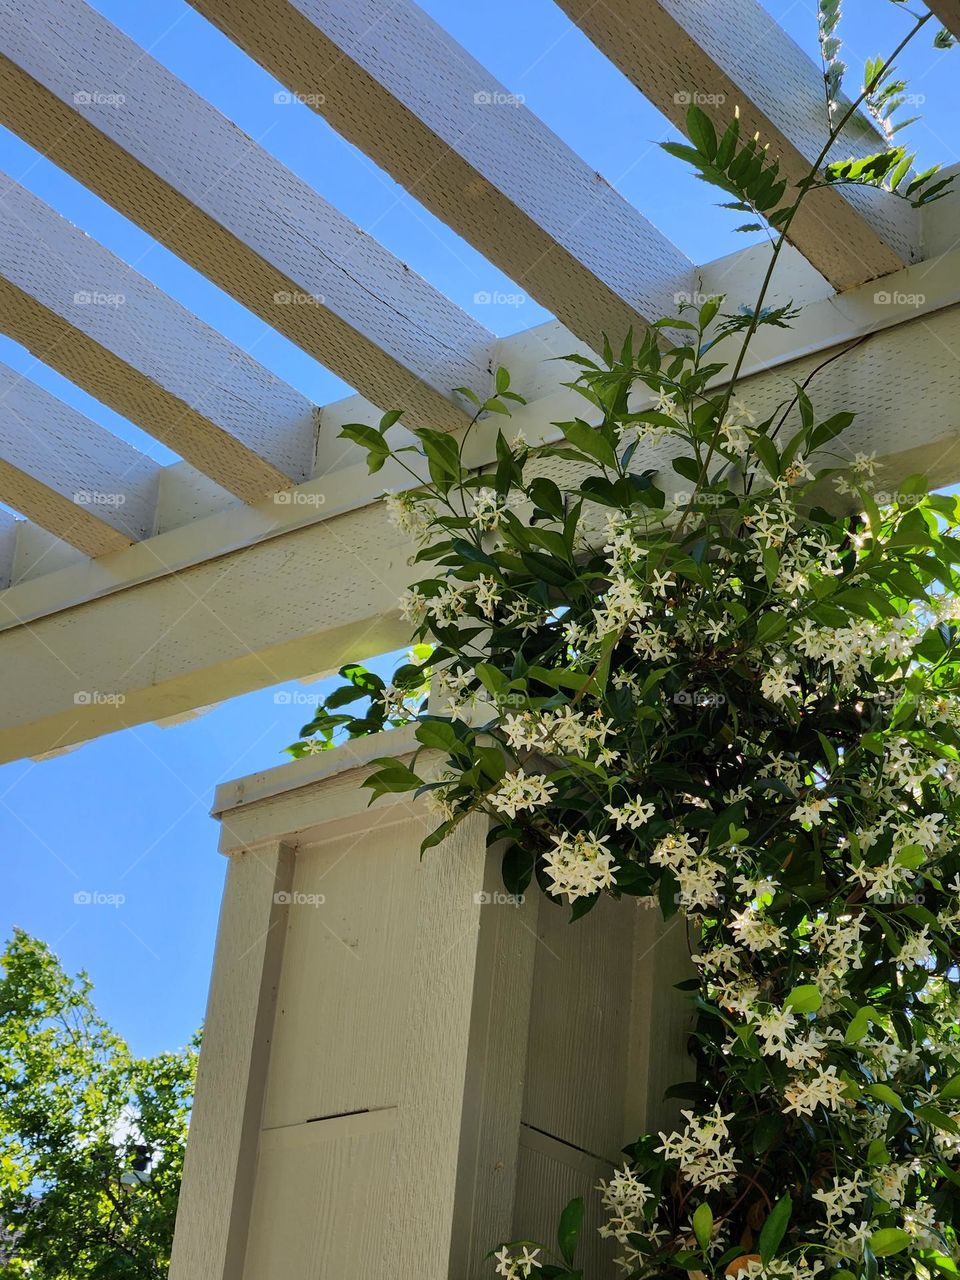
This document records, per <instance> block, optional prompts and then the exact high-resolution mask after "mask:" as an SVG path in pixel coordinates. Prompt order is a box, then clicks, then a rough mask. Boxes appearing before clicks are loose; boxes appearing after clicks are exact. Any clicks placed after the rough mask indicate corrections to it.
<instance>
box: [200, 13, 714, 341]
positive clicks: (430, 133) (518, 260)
mask: <svg viewBox="0 0 960 1280" xmlns="http://www.w3.org/2000/svg"><path fill="white" fill-rule="evenodd" d="M191 3H193V4H194V8H196V9H198V10H199V11H200V12H201V13H202V14H203V15H204V17H206V18H209V19H210V21H211V22H214V23H216V25H217V26H219V27H221V28H222V30H223V31H224V32H225V33H226V34H227V35H228V36H230V38H231V39H233V40H234V41H236V42H237V43H238V44H239V45H240V46H241V47H242V48H244V49H246V50H247V52H248V53H249V54H250V55H251V57H253V58H255V59H256V60H257V61H258V62H260V63H262V65H263V66H264V67H266V68H267V70H268V71H270V72H271V73H272V74H273V75H275V76H276V77H277V78H278V79H279V80H281V81H282V82H283V83H284V84H286V85H288V86H289V88H290V90H291V91H292V92H294V93H297V94H300V95H302V97H303V100H304V101H305V102H306V103H307V104H308V105H310V106H311V107H313V109H314V110H316V111H318V112H319V113H320V114H322V115H323V116H325V117H326V119H327V120H329V122H330V123H331V124H332V125H333V127H334V128H335V129H337V130H338V132H340V133H342V134H343V136H344V137H345V138H347V139H349V141H350V142H352V143H354V144H355V145H356V146H358V147H359V148H360V149H361V150H362V151H364V152H365V153H366V154H367V155H368V156H369V157H370V158H371V159H372V160H374V161H376V163H377V164H379V165H380V166H381V167H382V168H384V169H386V170H387V172H388V173H390V174H392V175H393V177H394V178H396V180H397V181H398V182H400V183H401V184H402V185H403V186H404V187H406V188H407V190H408V191H410V193H411V194H412V195H413V196H415V198H416V199H417V200H419V201H420V202H421V204H424V205H426V207H427V208H428V209H430V210H431V211H432V212H433V213H435V214H436V215H437V216H438V217H439V218H441V219H442V220H443V221H444V222H446V223H447V225H448V226H450V227H452V228H453V229H454V230H455V231H456V232H457V233H458V234H459V235H461V236H463V238H464V239H465V240H467V241H469V243H470V244H472V245H473V246H474V248H476V249H479V250H480V252H481V253H483V254H484V256H485V257H487V258H489V260H490V261H491V262H494V263H496V265H497V266H498V267H500V268H501V269H502V270H503V271H505V272H506V274H507V275H508V276H510V278H511V279H512V280H514V281H515V282H516V284H517V285H518V286H519V288H520V289H521V290H523V291H524V292H525V293H528V294H530V295H531V296H532V297H533V298H535V299H536V300H537V301H538V302H540V303H542V305H543V306H545V307H547V308H548V309H549V310H550V311H552V312H553V314H554V315H555V316H556V317H557V319H559V320H561V321H562V322H563V323H564V324H565V325H566V326H567V328H569V329H570V330H571V332H573V333H575V334H576V335H577V337H579V338H580V339H582V340H583V341H584V342H586V343H587V344H588V345H590V346H592V347H593V348H594V350H598V349H600V347H601V344H602V338H603V334H604V333H609V334H610V335H611V337H613V338H617V337H620V338H622V337H623V335H624V333H625V332H626V330H627V329H628V328H629V327H630V326H631V325H632V326H633V327H634V328H637V327H638V326H640V325H642V324H643V322H644V321H645V320H653V319H657V318H658V317H659V316H661V315H664V314H670V313H672V312H673V310H674V309H675V297H676V294H677V293H678V292H689V291H690V290H691V288H692V287H693V286H692V283H691V282H692V264H691V263H690V261H689V260H688V259H687V258H686V256H685V255H684V254H683V253H681V251H680V250H679V249H678V248H677V247H676V245H674V244H673V243H672V242H671V241H670V240H669V239H668V238H667V237H666V236H664V235H662V234H661V233H660V232H659V231H658V230H657V229H656V228H655V227H654V226H652V225H651V223H649V222H648V221H647V220H646V219H645V218H644V217H643V216H642V215H641V214H640V213H639V212H638V211H637V210H636V209H634V208H633V206H632V205H630V204H629V203H628V202H627V201H626V200H625V199H624V198H623V197H622V196H621V195H619V194H618V192H617V191H616V190H615V189H614V188H613V187H611V186H610V185H609V184H608V183H607V182H606V181H605V180H604V179H603V178H602V177H601V176H600V175H599V174H598V173H596V172H595V171H594V170H593V169H591V168H590V167H589V165H587V164H586V163H585V162H584V161H583V160H581V159H580V158H579V157H578V156H577V155H576V154H575V153H574V152H573V151H571V150H570V148H569V147H567V146H566V145H565V144H564V143H563V142H561V140H560V139H559V138H558V137H557V136H556V135H555V134H554V133H552V132H551V131H550V130H549V129H548V128H547V127H546V125H544V124H543V123H542V121H540V120H539V119H538V118H537V116H535V115H534V114H533V112H532V111H530V110H528V108H527V107H525V106H524V105H523V102H522V101H521V100H520V99H518V98H517V96H516V95H514V94H511V93H509V91H508V90H507V89H506V88H505V87H504V86H503V85H502V84H500V83H499V82H498V81H497V80H496V78H495V77H494V76H492V75H491V74H490V72H489V71H487V70H486V69H485V68H484V67H483V66H481V64H480V63H478V62H477V61H476V60H475V59H474V58H472V57H471V56H470V54H469V53H467V51H466V50H465V49H464V48H462V47H461V46H460V45H459V44H457V42H456V41H455V40H453V39H452V38H451V37H450V36H449V35H448V34H447V33H446V32H445V31H444V30H443V29H442V28H441V27H440V26H438V25H437V24H436V23H435V22H434V21H433V20H432V19H431V18H429V17H428V16H427V15H426V14H425V13H424V12H423V11H422V10H421V9H419V8H418V7H417V6H416V5H415V4H412V3H410V0H399V3H393V4H391V5H390V9H389V15H388V17H387V19H386V20H385V13H384V9H383V6H382V5H381V4H380V3H379V0H352V2H351V3H350V4H349V5H346V4H339V3H333V2H331V0H296V3H287V0H191Z"/></svg>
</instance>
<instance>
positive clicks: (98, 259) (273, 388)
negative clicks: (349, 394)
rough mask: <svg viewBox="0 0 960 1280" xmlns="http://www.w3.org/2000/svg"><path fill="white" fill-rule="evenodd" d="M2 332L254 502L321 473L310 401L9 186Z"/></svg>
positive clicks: (0, 210)
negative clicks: (314, 472)
mask: <svg viewBox="0 0 960 1280" xmlns="http://www.w3.org/2000/svg"><path fill="white" fill-rule="evenodd" d="M0 187H2V190H0V328H2V330H3V331H4V332H5V333H7V334H8V335H9V336H10V337H12V338H14V339H16V341H18V342H20V343H22V344H23V345H24V346H25V347H27V349H28V350H29V351H31V352H32V353H33V354H34V355H35V356H37V357H38V358H39V359H41V360H43V361H44V362H45V363H46V364H49V365H51V366H52V367H53V368H55V369H57V370H59V372H60V373H62V374H64V375H65V376H66V377H68V378H70V379H71V381H73V382H75V383H77V384H78V385H79V386H82V387H83V388H84V389H85V390H87V391H89V392H90V394H91V395H94V396H96V398H97V399H98V400H102V401H103V402H104V403H105V404H108V405H109V406H110V407H111V408H112V409H115V410H116V411H117V412H118V413H122V414H123V415H124V417H126V418H129V419H130V421H131V422H135V423H137V425H138V426H141V427H143V429H144V430H145V431H148V432H149V433H150V434H151V435H153V436H155V437H156V438H157V439H158V440H162V441H163V443H164V444H166V445H168V446H169V447H170V448H171V449H174V450H175V451H176V452H177V453H179V454H180V455H181V457H183V458H185V459H186V460H187V461H188V462H191V463H193V464H194V466H196V467H197V468H198V470H200V471H203V472H205V473H206V474H207V475H208V476H210V477H211V478H212V479H213V480H216V481H217V483H218V484H220V485H222V486H223V487H224V488H225V489H229V490H230V492H231V493H234V494H236V495H237V496H238V497H240V498H243V499H244V500H246V501H251V500H256V499H257V498H260V497H262V496H263V495H264V494H266V493H271V492H275V491H277V490H279V489H284V488H288V487H289V486H290V484H291V483H294V482H298V481H301V480H304V479H306V478H307V477H308V476H309V475H310V474H311V473H312V468H313V459H314V451H315V440H316V415H315V411H314V409H313V407H312V406H311V405H310V403H309V401H307V400H306V399H305V398H304V397H303V396H301V395H300V394H299V393H298V392H296V391H294V390H293V389H292V388H291V387H288V386H286V385H285V384H284V383H283V382H281V381H280V379H279V378H276V377H275V376H274V375H273V374H271V373H270V372H269V371H268V370H266V369H264V368H263V367H262V366H261V365H258V364H257V363H256V361H255V360H252V359H251V358H250V357H249V356H248V355H246V353H245V352H243V351H241V350H240V349H239V348H238V347H235V346H234V345H233V343H231V342H228V341H227V340H226V339H225V338H223V337H221V336H220V334H218V333H217V332H216V330H214V329H211V328H210V327H209V326H208V325H205V324H203V323H202V321H200V320H198V319H197V317H196V316H194V315H192V314H191V312H190V311H188V310H187V309H186V308H185V307H182V306H180V304H179V303H177V302H174V301H173V299H172V298H170V297H168V296H167V295H166V294H165V293H163V292H162V290H160V289H158V288H156V286H154V285H152V284H151V283H150V282H149V281H148V280H146V279H144V277H143V276H140V275H138V274H137V273H136V272H135V271H134V270H133V269H132V268H131V267H129V266H127V265H126V264H125V263H124V262H122V261H121V260H120V259H119V258H117V257H115V256H114V255H113V254H112V253H109V252H108V251H107V250H106V249H105V248H103V246H102V245H100V244H98V243H97V241H96V240H93V239H91V238H90V237H89V236H87V235H85V234H84V233H83V232H82V231H80V230H79V229H78V228H77V227H75V226H73V225H72V224H71V223H69V222H68V221H67V220H66V219H65V218H62V217H61V216H60V215H59V214H58V213H56V212H55V211H54V210H53V209H51V208H50V207H49V206H48V205H46V204H44V203H43V201H42V200H39V199H37V197H36V196H34V195H33V194H32V193H31V192H29V191H27V190H26V189H25V188H24V187H21V186H19V185H18V184H17V183H15V182H14V181H13V180H12V179H11V178H9V177H7V176H6V175H0Z"/></svg>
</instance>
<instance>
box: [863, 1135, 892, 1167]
mask: <svg viewBox="0 0 960 1280" xmlns="http://www.w3.org/2000/svg"><path fill="white" fill-rule="evenodd" d="M889 1163H890V1152H889V1151H888V1150H887V1144H886V1143H885V1142H884V1140H883V1139H882V1138H874V1140H873V1141H872V1142H871V1143H870V1146H869V1147H868V1148H867V1164H870V1165H885V1164H889Z"/></svg>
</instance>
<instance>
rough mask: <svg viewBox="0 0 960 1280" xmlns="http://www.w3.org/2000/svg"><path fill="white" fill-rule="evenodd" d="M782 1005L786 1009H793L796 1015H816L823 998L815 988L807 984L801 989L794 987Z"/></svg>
mask: <svg viewBox="0 0 960 1280" xmlns="http://www.w3.org/2000/svg"><path fill="white" fill-rule="evenodd" d="M783 1003H784V1004H785V1005H786V1006H787V1008H789V1009H795V1010H796V1011H797V1013H816V1012H817V1010H818V1009H819V1008H820V1006H821V1005H822V1004H823V996H821V994H820V992H819V990H818V989H817V987H815V986H813V985H812V984H811V983H808V984H806V985H804V986H801V987H794V988H793V990H792V991H791V992H790V994H789V995H788V996H787V998H786V999H785V1000H784V1002H783Z"/></svg>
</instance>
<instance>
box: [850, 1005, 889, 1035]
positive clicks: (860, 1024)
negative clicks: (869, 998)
mask: <svg viewBox="0 0 960 1280" xmlns="http://www.w3.org/2000/svg"><path fill="white" fill-rule="evenodd" d="M879 1020H880V1015H879V1014H878V1013H877V1011H876V1009H874V1008H873V1007H872V1006H871V1005H868V1004H865V1005H864V1006H863V1007H862V1008H861V1009H858V1010H857V1012H856V1013H855V1014H854V1015H853V1017H852V1018H851V1019H850V1025H849V1027H847V1031H846V1034H845V1035H844V1037H843V1043H844V1044H856V1043H857V1042H858V1041H860V1040H862V1039H863V1037H864V1036H865V1035H866V1034H867V1032H868V1031H869V1030H870V1023H871V1022H878V1021H879Z"/></svg>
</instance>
